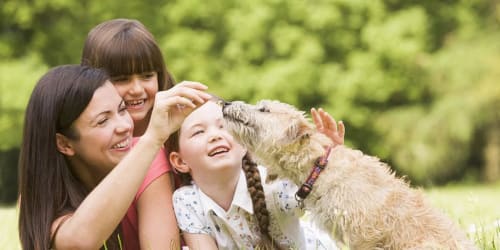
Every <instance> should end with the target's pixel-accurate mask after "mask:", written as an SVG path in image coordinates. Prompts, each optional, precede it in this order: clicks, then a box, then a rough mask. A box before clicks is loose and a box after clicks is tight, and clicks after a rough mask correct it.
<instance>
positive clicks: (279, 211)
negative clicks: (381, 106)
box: [167, 101, 344, 249]
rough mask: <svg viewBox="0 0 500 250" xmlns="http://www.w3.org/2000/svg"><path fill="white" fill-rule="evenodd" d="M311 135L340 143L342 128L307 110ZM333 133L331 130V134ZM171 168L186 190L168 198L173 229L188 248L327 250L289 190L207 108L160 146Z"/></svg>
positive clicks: (217, 112)
mask: <svg viewBox="0 0 500 250" xmlns="http://www.w3.org/2000/svg"><path fill="white" fill-rule="evenodd" d="M312 115H313V119H314V121H315V123H316V124H317V127H318V129H320V130H321V131H323V133H325V134H327V135H329V136H330V137H331V138H332V139H334V141H335V143H336V144H341V143H343V138H344V126H343V124H342V123H341V122H339V124H338V125H337V123H336V122H335V121H334V120H333V118H331V117H330V116H329V115H328V114H327V113H326V112H323V111H322V110H319V111H316V110H312ZM337 128H338V129H337ZM167 147H168V152H170V154H169V160H170V162H171V165H172V166H173V167H174V168H175V169H176V171H177V172H179V173H180V174H181V175H182V176H183V177H184V179H185V182H186V184H188V185H185V186H183V187H181V188H179V189H177V190H176V191H175V192H174V195H173V202H174V210H175V215H176V217H177V223H178V225H179V227H180V229H181V231H182V236H183V238H184V240H185V242H186V244H187V246H189V248H190V249H335V248H336V246H335V244H334V243H333V241H332V240H331V239H330V237H329V236H328V235H327V234H326V233H323V232H319V231H315V229H313V227H311V226H310V225H307V224H305V223H303V222H302V220H301V219H300V218H301V216H302V215H303V211H302V210H301V209H300V208H299V206H298V204H297V201H296V200H295V192H296V191H297V189H298V188H297V186H295V185H294V184H292V183H291V182H290V181H287V180H282V179H278V180H275V181H273V182H272V183H270V184H266V177H267V176H266V170H265V168H264V167H261V166H257V165H256V164H255V163H254V162H253V161H252V159H250V157H249V155H248V154H247V153H246V150H245V149H244V148H243V146H241V145H240V144H238V143H237V142H236V141H235V140H234V139H233V137H232V136H231V135H230V134H229V132H228V131H227V130H226V129H225V128H224V121H223V116H222V110H221V108H220V107H219V106H218V105H217V104H216V103H215V102H213V101H209V102H207V103H205V104H204V105H202V106H201V107H200V108H198V109H197V110H195V111H194V112H192V113H191V114H190V115H189V116H188V117H186V119H185V120H184V122H183V124H182V125H181V128H180V129H179V131H178V132H177V133H176V134H172V136H170V138H169V139H168V141H167Z"/></svg>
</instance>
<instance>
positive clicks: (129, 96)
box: [111, 72, 158, 125]
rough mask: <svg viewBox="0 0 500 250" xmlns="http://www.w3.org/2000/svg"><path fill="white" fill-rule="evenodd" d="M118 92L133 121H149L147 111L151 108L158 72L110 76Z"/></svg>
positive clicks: (156, 90)
mask: <svg viewBox="0 0 500 250" xmlns="http://www.w3.org/2000/svg"><path fill="white" fill-rule="evenodd" d="M111 81H112V82H113V85H114V86H115V88H116V90H118V94H119V95H120V96H121V97H122V98H123V100H124V101H125V105H126V106H127V110H128V112H129V114H130V116H131V117H132V119H133V120H134V122H135V123H141V122H143V121H145V125H147V123H148V122H149V117H148V115H149V111H150V110H151V109H152V108H153V105H154V102H155V95H156V93H157V92H158V74H157V73H156V72H144V73H141V74H133V75H127V76H116V77H112V79H111Z"/></svg>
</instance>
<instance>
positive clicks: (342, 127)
mask: <svg viewBox="0 0 500 250" xmlns="http://www.w3.org/2000/svg"><path fill="white" fill-rule="evenodd" d="M339 135H340V136H341V137H342V138H344V135H345V126H344V122H342V121H339Z"/></svg>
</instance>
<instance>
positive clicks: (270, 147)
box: [223, 100, 314, 163]
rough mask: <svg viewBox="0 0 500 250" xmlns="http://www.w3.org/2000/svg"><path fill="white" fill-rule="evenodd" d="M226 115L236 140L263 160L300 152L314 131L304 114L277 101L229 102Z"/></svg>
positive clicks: (224, 111) (226, 104)
mask: <svg viewBox="0 0 500 250" xmlns="http://www.w3.org/2000/svg"><path fill="white" fill-rule="evenodd" d="M223 113H224V119H225V121H226V126H227V128H228V130H229V131H230V132H231V133H232V134H233V136H234V137H235V139H236V140H238V141H239V142H240V143H242V144H243V145H244V146H246V147H247V149H248V150H249V151H250V152H252V153H253V154H254V155H255V156H256V157H257V158H260V159H265V158H267V157H272V155H274V156H276V154H280V153H284V151H287V152H288V153H291V151H293V150H298V147H300V144H301V143H302V142H304V141H306V140H307V139H308V138H309V136H310V135H311V133H312V132H313V131H314V125H313V124H312V123H311V122H309V120H308V119H307V118H306V117H305V115H304V112H302V111H299V110H297V109H296V108H295V107H293V106H291V105H289V104H286V103H281V102H278V101H270V100H263V101H260V102H258V103H257V104H256V105H250V104H246V103H244V102H239V101H235V102H229V103H225V104H224V107H223ZM264 163H270V162H268V161H266V162H264Z"/></svg>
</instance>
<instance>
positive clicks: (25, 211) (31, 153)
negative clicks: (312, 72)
mask: <svg viewBox="0 0 500 250" xmlns="http://www.w3.org/2000/svg"><path fill="white" fill-rule="evenodd" d="M204 90H206V86H204V85H202V84H199V83H193V82H186V83H182V84H179V85H177V86H176V87H174V88H172V89H170V90H168V91H161V92H158V93H157V94H156V98H155V104H154V108H153V109H152V112H151V115H150V117H151V118H150V122H149V126H148V127H147V129H146V130H145V132H144V134H143V136H142V137H141V138H140V139H139V140H138V141H137V143H136V144H135V145H133V146H132V133H133V131H134V123H133V122H132V119H131V117H130V115H129V114H128V112H127V109H126V106H125V103H124V100H123V99H122V97H121V96H120V95H119V94H118V93H117V91H116V89H115V88H114V87H113V85H112V84H111V82H110V81H109V80H108V75H107V74H106V73H105V72H104V71H102V70H98V69H93V68H90V67H85V66H77V65H66V66H59V67H56V68H54V69H52V70H50V71H49V72H48V73H47V74H45V75H44V76H43V77H42V78H41V79H40V80H39V82H38V83H37V85H36V86H35V88H34V90H33V92H32V95H31V98H30V100H29V103H28V107H27V109H26V115H25V123H24V131H23V141H22V146H21V155H20V169H19V173H20V180H19V185H20V187H19V189H20V201H19V204H20V212H19V235H20V240H21V244H22V248H23V249H50V248H53V249H74V248H78V249H98V248H101V247H104V248H106V249H127V246H126V245H125V246H121V241H122V240H123V239H122V236H120V235H121V234H120V232H121V227H120V226H119V225H120V222H121V220H122V218H123V217H124V216H125V214H126V212H127V210H128V208H129V206H130V204H131V203H132V201H133V199H134V196H135V194H136V192H137V190H138V189H139V187H140V185H141V183H142V182H143V180H144V176H145V175H146V173H147V171H148V168H149V166H150V165H151V163H152V162H153V160H154V158H155V157H156V155H157V153H158V151H159V150H160V148H161V147H162V145H163V143H164V142H165V140H166V139H167V138H168V137H169V136H170V134H171V133H173V132H174V131H175V130H177V129H178V127H179V126H180V124H181V122H182V121H183V119H184V118H185V117H186V115H188V114H189V113H190V112H191V111H193V110H194V109H195V108H196V107H197V106H199V105H201V104H202V103H204V102H205V101H206V100H208V99H209V98H210V96H209V95H208V94H206V93H204ZM165 248H166V247H165Z"/></svg>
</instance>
